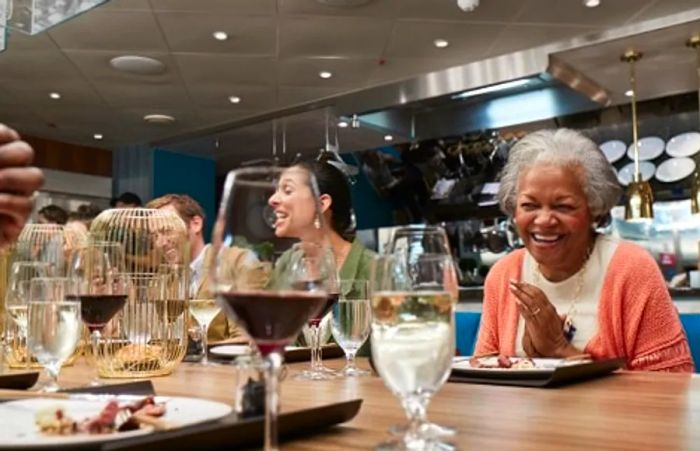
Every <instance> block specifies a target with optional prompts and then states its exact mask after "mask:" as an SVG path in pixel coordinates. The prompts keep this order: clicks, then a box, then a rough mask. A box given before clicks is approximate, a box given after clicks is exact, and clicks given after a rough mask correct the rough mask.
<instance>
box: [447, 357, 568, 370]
mask: <svg viewBox="0 0 700 451" xmlns="http://www.w3.org/2000/svg"><path fill="white" fill-rule="evenodd" d="M497 359H498V358H497V357H482V358H480V359H479V361H480V362H481V363H483V364H485V365H489V366H495V365H496V361H497ZM522 359H523V358H521V357H511V358H510V361H511V362H513V363H514V362H516V361H517V360H522ZM531 360H532V361H533V363H534V364H535V367H534V368H479V367H473V366H472V365H471V364H470V363H469V357H456V358H455V359H454V360H453V362H452V369H453V370H463V371H466V370H468V371H476V372H480V373H482V372H483V373H516V372H527V373H551V372H552V371H554V370H555V369H557V368H559V367H560V366H570V365H578V364H580V363H582V361H581V360H564V359H531Z"/></svg>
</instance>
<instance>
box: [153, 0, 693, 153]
mask: <svg viewBox="0 0 700 451" xmlns="http://www.w3.org/2000/svg"><path fill="white" fill-rule="evenodd" d="M698 31H700V8H696V9H692V10H689V11H686V12H684V13H680V14H674V15H670V16H665V17H663V18H660V19H654V20H649V21H645V22H639V23H635V24H632V25H625V26H621V27H619V28H615V29H611V30H608V31H605V32H601V33H594V34H588V35H584V36H581V37H578V38H575V39H572V40H568V41H563V42H557V43H554V44H550V45H546V46H542V47H536V48H532V49H528V50H524V51H518V52H514V53H510V54H506V55H501V56H497V57H493V58H489V59H485V60H481V61H476V62H472V63H468V64H464V65H461V66H457V67H452V68H449V69H445V70H439V71H435V72H431V73H427V74H424V75H421V76H418V77H414V78H411V79H407V80H402V81H397V82H393V83H389V84H385V85H381V86H376V87H371V88H366V89H362V90H357V91H352V92H347V93H344V94H341V95H337V96H332V97H327V98H322V99H318V100H315V101H313V102H307V103H302V104H298V105H295V106H293V107H290V108H285V109H280V110H273V111H268V112H266V113H264V114H258V115H255V116H251V117H248V118H244V119H242V120H237V121H233V122H227V123H222V124H219V125H216V126H213V127H207V128H203V129H200V130H195V131H192V132H188V133H185V134H182V135H178V136H174V137H172V138H168V139H166V140H162V141H159V142H156V143H154V145H156V146H168V147H169V148H175V149H176V148H177V147H178V146H179V145H182V144H183V143H186V142H189V143H193V142H196V141H198V140H200V139H204V138H207V139H209V140H210V141H213V140H214V139H215V138H216V137H220V136H225V135H226V134H227V133H228V134H229V135H233V134H235V133H234V132H235V130H237V129H242V128H243V127H247V128H250V126H256V128H258V129H259V130H261V133H265V134H267V135H266V137H265V138H264V139H262V137H257V138H258V139H257V141H268V142H269V139H270V138H269V136H270V135H269V130H270V129H271V126H269V124H270V123H271V122H272V120H275V119H280V118H286V117H290V116H294V115H296V116H298V117H301V116H304V115H306V116H307V117H308V118H309V119H308V125H309V128H308V129H310V127H311V126H314V127H318V125H319V120H318V119H319V118H318V117H315V116H314V113H309V112H312V111H314V110H320V109H324V108H330V109H331V110H332V112H333V114H335V115H336V116H347V117H350V116H352V115H355V114H357V115H360V117H361V120H362V122H363V123H364V125H365V127H364V128H365V129H367V132H369V131H370V130H372V129H376V131H377V132H378V133H377V136H381V135H380V134H379V133H391V134H392V135H394V138H395V139H397V140H401V139H403V140H409V139H413V138H415V139H425V138H430V137H436V136H445V135H453V134H461V133H465V132H469V131H472V130H478V129H489V128H497V127H504V126H508V125H514V124H522V123H527V122H533V121H539V120H542V119H547V118H554V117H557V116H561V115H566V114H572V113H577V112H583V111H589V110H594V109H598V108H601V107H603V106H606V105H610V104H613V105H614V104H621V103H627V102H628V99H627V98H626V97H625V96H624V92H625V90H626V89H627V70H628V68H627V66H626V65H625V64H623V63H620V62H619V55H620V54H621V53H622V52H623V51H624V50H625V49H627V48H629V47H636V48H639V49H641V50H642V51H644V52H645V58H644V59H643V60H642V61H641V62H640V64H639V65H638V66H639V67H638V78H639V85H640V92H639V93H638V97H639V99H640V100H647V99H653V98H659V97H663V96H666V95H670V94H677V93H680V92H689V91H694V90H696V89H697V76H696V71H695V67H694V66H695V65H694V61H695V57H694V53H693V52H692V51H690V50H688V49H687V48H685V46H684V42H685V40H687V38H688V37H689V36H690V35H691V34H692V33H693V32H698ZM669 68H671V70H669ZM513 82H517V83H513ZM483 88H493V89H490V90H486V92H484V91H483ZM475 90H482V91H481V92H480V91H476V92H477V93H478V95H469V94H465V95H463V98H461V99H460V98H454V97H455V96H456V95H459V94H461V93H469V92H475ZM262 124H268V126H266V127H258V126H260V125H262ZM296 125H297V126H299V127H303V121H298V122H297V124H296ZM318 134H319V136H321V134H322V132H321V130H319V133H318ZM308 136H309V134H308V133H305V139H307V140H308ZM232 139H234V138H232ZM250 142H251V139H250V134H247V135H246V141H240V144H237V145H238V147H239V148H241V147H246V144H247V143H250ZM365 142H366V140H364V141H363V140H358V141H357V142H356V143H353V144H355V145H356V146H355V147H353V145H350V146H347V145H343V147H342V151H344V152H347V151H354V150H363V149H362V148H359V147H357V146H362V144H363V143H365ZM377 142H379V141H377ZM341 144H344V143H341ZM289 147H290V148H293V147H301V146H295V143H293V142H290V145H289ZM308 147H309V149H313V148H315V149H316V150H317V149H318V146H316V144H315V143H314V144H313V145H310V146H308ZM365 148H367V147H365ZM310 151H311V150H308V152H310Z"/></svg>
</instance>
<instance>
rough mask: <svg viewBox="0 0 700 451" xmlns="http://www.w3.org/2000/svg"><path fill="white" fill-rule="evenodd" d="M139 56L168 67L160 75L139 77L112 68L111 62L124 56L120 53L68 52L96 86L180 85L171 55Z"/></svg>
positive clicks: (153, 54) (158, 53)
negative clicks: (131, 83) (131, 84)
mask: <svg viewBox="0 0 700 451" xmlns="http://www.w3.org/2000/svg"><path fill="white" fill-rule="evenodd" d="M135 53H136V54H137V55H138V56H144V57H149V58H154V59H156V60H158V61H160V62H161V63H163V64H164V65H165V67H166V71H165V72H164V73H162V74H159V75H137V74H130V73H126V72H122V71H119V70H116V69H114V68H113V67H112V66H110V64H109V61H110V60H111V59H112V58H114V57H116V56H121V55H124V52H118V51H113V50H112V51H87V50H67V51H65V52H64V54H65V55H66V57H67V58H68V59H69V60H70V61H71V62H72V63H73V64H74V65H75V67H77V68H78V70H79V71H80V72H81V73H82V74H83V76H84V77H85V78H86V79H88V80H90V81H91V82H92V83H93V84H95V85H103V84H111V83H118V84H119V83H129V82H133V83H152V84H163V83H179V82H180V76H179V73H178V71H177V64H176V63H175V60H174V59H173V58H172V56H171V55H170V54H169V53H163V52H135Z"/></svg>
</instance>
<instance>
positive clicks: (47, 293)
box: [27, 277, 82, 392]
mask: <svg viewBox="0 0 700 451" xmlns="http://www.w3.org/2000/svg"><path fill="white" fill-rule="evenodd" d="M29 292H30V301H29V304H28V309H27V346H28V348H29V350H30V351H31V352H32V354H34V356H35V357H36V359H37V361H38V362H39V363H40V364H41V365H42V366H43V367H44V368H46V371H47V372H48V373H49V375H50V376H51V382H50V383H49V384H48V385H46V386H45V387H44V388H43V389H42V390H43V391H46V392H55V391H58V390H59V389H60V387H59V385H58V374H59V372H60V371H61V367H62V366H63V363H64V362H65V361H66V359H68V357H70V356H71V354H73V352H74V351H75V348H76V346H77V344H78V341H79V340H80V335H81V331H82V324H81V322H80V302H78V301H70V300H66V298H67V297H68V296H71V295H73V294H74V293H75V285H74V284H73V283H72V282H71V280H70V279H68V278H66V277H39V278H35V279H33V280H32V281H31V283H30V288H29Z"/></svg>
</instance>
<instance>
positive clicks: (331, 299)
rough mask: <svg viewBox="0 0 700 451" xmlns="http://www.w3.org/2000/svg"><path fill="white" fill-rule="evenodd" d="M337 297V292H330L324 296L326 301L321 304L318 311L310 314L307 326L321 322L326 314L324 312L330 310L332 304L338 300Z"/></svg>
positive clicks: (338, 295)
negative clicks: (312, 314)
mask: <svg viewBox="0 0 700 451" xmlns="http://www.w3.org/2000/svg"><path fill="white" fill-rule="evenodd" d="M339 297H340V294H338V293H330V294H329V295H328V297H327V298H326V303H325V304H324V305H323V307H321V310H319V311H318V313H316V315H314V316H312V317H311V318H310V319H309V326H318V325H319V324H320V323H321V320H322V319H323V317H324V316H326V314H327V313H328V312H330V311H331V309H332V308H333V305H335V303H336V302H338V298H339Z"/></svg>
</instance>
